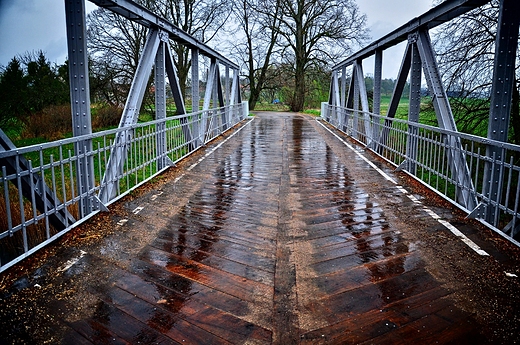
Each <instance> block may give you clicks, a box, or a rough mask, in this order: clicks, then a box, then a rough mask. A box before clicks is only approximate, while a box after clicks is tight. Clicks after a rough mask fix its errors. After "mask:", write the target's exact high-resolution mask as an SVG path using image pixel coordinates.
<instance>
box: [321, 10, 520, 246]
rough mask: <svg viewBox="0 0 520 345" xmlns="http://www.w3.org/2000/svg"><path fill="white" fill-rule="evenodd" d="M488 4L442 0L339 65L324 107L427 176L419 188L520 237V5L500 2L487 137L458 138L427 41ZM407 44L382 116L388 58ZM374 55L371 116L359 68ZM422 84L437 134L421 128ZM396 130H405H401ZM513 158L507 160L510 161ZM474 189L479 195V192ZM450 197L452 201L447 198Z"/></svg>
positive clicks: (400, 164)
mask: <svg viewBox="0 0 520 345" xmlns="http://www.w3.org/2000/svg"><path fill="white" fill-rule="evenodd" d="M488 2H489V0H448V1H445V2H443V3H441V4H440V5H438V6H437V7H435V8H433V9H431V10H430V11H428V12H426V13H425V14H423V15H421V16H419V17H417V18H415V19H413V20H411V21H410V22H408V23H407V24H406V25H403V26H402V27H400V28H398V29H397V30H395V31H393V32H391V33H389V34H387V35H386V36H384V37H383V38H381V39H379V40H377V41H375V42H374V43H372V44H370V45H369V46H367V47H366V48H364V49H362V50H360V51H359V52H357V53H355V54H353V55H352V56H350V57H349V58H347V59H345V60H344V61H342V62H341V63H339V64H337V65H336V66H334V68H333V70H332V79H331V86H330V94H329V101H328V105H323V106H322V109H323V110H324V112H325V113H324V114H323V112H322V116H323V117H324V119H325V120H326V121H328V122H331V123H332V124H334V125H335V126H337V127H338V128H339V129H341V130H342V131H344V132H346V133H347V134H349V135H351V136H352V137H353V138H355V139H356V140H358V141H361V142H362V143H363V144H364V145H366V146H367V147H369V148H370V149H372V150H374V151H375V152H376V153H378V154H380V155H382V156H383V157H385V158H386V159H388V160H390V161H393V162H395V164H396V165H397V169H399V170H401V169H402V170H405V171H407V172H408V173H410V174H411V175H413V176H416V178H418V179H419V180H421V176H425V175H427V176H428V181H427V182H424V181H423V180H421V182H423V183H426V184H427V185H429V186H430V187H432V188H433V189H434V190H436V191H437V192H438V193H439V194H441V195H443V196H445V197H447V198H448V199H449V200H451V201H452V202H454V203H455V204H456V205H458V206H459V207H461V208H463V209H464V210H466V211H467V212H468V214H469V216H470V217H475V218H478V219H481V220H482V221H484V222H486V223H487V224H488V225H491V226H492V227H497V228H498V227H499V226H500V225H499V224H501V223H503V221H504V219H506V220H508V222H509V223H508V224H507V225H506V226H505V227H504V226H502V230H503V231H504V232H506V233H507V234H508V235H509V236H511V237H514V236H515V235H516V234H517V233H518V232H520V212H519V205H520V200H519V199H520V197H519V192H520V190H519V188H518V184H517V183H515V181H518V180H519V179H520V167H518V166H515V165H514V163H513V159H512V153H511V152H513V153H514V152H519V151H520V147H517V146H515V145H510V144H505V143H506V142H507V135H508V129H509V117H510V111H511V95H512V87H513V81H514V80H515V79H514V78H515V75H514V73H515V59H516V58H517V56H516V53H517V46H518V32H519V18H520V17H519V16H518V13H520V3H519V2H518V1H515V0H501V2H500V16H499V24H498V34H497V42H496V52H495V68H494V77H493V78H494V79H493V91H492V92H493V93H492V100H491V105H492V106H491V110H490V120H489V130H488V138H487V139H485V138H478V137H477V138H469V137H466V136H465V135H463V134H462V133H459V132H458V130H457V125H456V123H455V119H454V116H453V112H452V110H451V107H450V103H449V99H448V96H447V93H446V90H445V88H444V86H443V81H442V77H441V74H440V72H439V68H438V66H437V61H436V58H435V51H434V49H433V47H432V44H431V41H430V35H429V30H430V29H432V28H434V27H436V26H438V25H440V24H442V23H444V22H447V21H449V20H451V19H453V18H455V17H457V16H460V15H462V14H464V13H466V12H468V11H470V10H472V9H475V8H478V7H480V6H482V5H485V4H487V3H488ZM403 41H407V46H406V49H405V53H404V56H403V60H402V63H401V68H400V70H399V74H398V76H397V80H396V84H395V88H394V91H393V93H392V97H391V100H390V104H389V106H388V110H387V113H386V116H380V114H379V113H380V107H381V78H382V62H383V52H384V50H385V49H387V48H389V47H392V46H395V45H397V44H399V43H401V42H403ZM372 55H375V68H374V90H373V91H374V96H373V111H372V112H369V105H368V101H367V90H366V86H365V81H364V74H363V67H362V63H363V60H364V59H366V58H368V57H370V56H372ZM347 68H348V69H349V70H347ZM422 72H424V76H423V74H422ZM349 73H350V75H349ZM408 78H409V83H410V95H409V99H410V103H409V107H408V121H406V122H403V121H400V120H397V119H395V114H396V111H397V109H398V106H399V101H400V98H401V96H402V94H403V91H404V88H405V85H406V83H407V81H408ZM423 78H424V80H425V81H426V83H427V86H428V90H429V92H430V96H431V99H432V103H433V106H434V109H435V114H436V117H437V122H438V129H435V128H430V127H429V126H425V125H421V124H420V123H419V114H420V104H421V80H422V79H423ZM349 79H350V83H348V80H349ZM347 84H350V85H349V86H347ZM360 105H361V109H360ZM361 122H362V124H361ZM399 126H401V127H402V128H403V129H397V128H398V127H399ZM425 133H427V134H425ZM434 133H436V134H434ZM437 137H438V138H439V139H437ZM463 139H464V140H466V142H471V145H473V146H481V145H483V144H485V143H486V154H485V155H484V154H483V153H482V154H481V153H480V151H478V152H477V151H471V149H470V150H468V149H467V145H468V144H465V145H463V144H462V142H463V141H462V140H463ZM473 146H472V147H473ZM475 150H476V149H475ZM479 150H480V149H479ZM508 152H509V154H510V155H511V160H510V162H508V161H507V159H509V158H508V157H506V156H507V154H508ZM388 157H391V158H388ZM432 165H435V166H432ZM484 166H485V168H484V169H483V167H484ZM482 169H483V172H482ZM419 175H421V176H419ZM432 175H434V177H433V180H436V179H437V180H438V179H443V180H445V181H446V186H447V185H448V184H450V185H451V186H452V187H450V188H453V190H454V191H453V192H450V191H448V187H445V188H444V189H445V190H440V189H441V188H437V187H438V186H437V185H438V184H439V182H438V181H435V183H433V182H432V181H431V180H432V178H431V176H432ZM434 184H437V185H434ZM477 184H478V185H479V188H481V189H480V190H477V188H476V185H477ZM450 193H453V196H449V195H448V194H450Z"/></svg>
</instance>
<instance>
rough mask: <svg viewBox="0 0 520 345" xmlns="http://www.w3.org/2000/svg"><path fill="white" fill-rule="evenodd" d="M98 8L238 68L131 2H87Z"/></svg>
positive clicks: (95, 0) (204, 45)
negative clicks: (162, 33)
mask: <svg viewBox="0 0 520 345" xmlns="http://www.w3.org/2000/svg"><path fill="white" fill-rule="evenodd" d="M89 1H90V2H92V3H94V4H96V5H97V6H99V7H103V8H108V9H110V10H111V11H112V12H114V13H118V14H120V15H121V16H123V17H125V18H127V19H128V20H131V21H133V22H136V23H139V24H141V25H143V26H145V27H147V28H155V29H161V30H164V31H165V32H167V33H168V35H169V37H170V39H172V40H174V41H175V42H179V43H181V44H183V45H185V46H187V47H189V48H190V49H197V50H198V51H199V53H200V54H203V55H205V56H207V57H209V58H212V59H217V60H218V61H220V63H221V64H223V65H226V66H229V67H230V68H231V69H236V70H238V66H237V65H236V64H235V63H233V62H232V61H230V60H229V59H227V58H225V57H224V56H223V55H221V54H219V53H218V52H217V51H215V50H214V49H213V48H210V47H209V46H208V45H206V44H204V43H202V42H200V41H199V40H197V39H196V38H194V37H192V36H191V35H190V34H188V33H186V32H184V31H183V30H181V29H180V28H179V27H177V26H175V25H173V24H172V23H170V22H169V21H167V20H166V19H164V18H162V17H160V16H158V15H156V14H155V13H153V12H152V11H150V10H149V9H147V8H146V7H144V6H142V5H139V4H137V3H135V2H133V1H131V0H89Z"/></svg>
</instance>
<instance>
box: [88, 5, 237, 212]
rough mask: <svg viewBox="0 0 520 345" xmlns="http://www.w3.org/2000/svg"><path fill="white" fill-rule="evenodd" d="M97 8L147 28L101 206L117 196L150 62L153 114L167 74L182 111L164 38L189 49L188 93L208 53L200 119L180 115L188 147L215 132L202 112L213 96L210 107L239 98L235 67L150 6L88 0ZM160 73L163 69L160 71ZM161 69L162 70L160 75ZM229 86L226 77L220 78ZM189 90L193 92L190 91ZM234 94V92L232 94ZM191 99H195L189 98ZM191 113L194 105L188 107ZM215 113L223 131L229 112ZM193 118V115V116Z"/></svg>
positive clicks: (160, 106) (160, 142)
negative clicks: (201, 56) (222, 72)
mask: <svg viewBox="0 0 520 345" xmlns="http://www.w3.org/2000/svg"><path fill="white" fill-rule="evenodd" d="M91 2H93V3H95V4H97V5H98V6H100V7H105V8H108V9H110V10H111V11H113V12H115V13H118V14H120V15H122V16H124V17H126V18H128V19H129V20H131V21H134V22H137V23H140V24H142V25H144V26H146V27H148V28H149V32H148V37H147V39H146V43H145V47H144V50H143V52H142V55H141V58H140V60H139V64H138V67H137V72H136V75H135V77H134V80H133V81H132V86H131V88H130V93H129V95H128V98H127V101H126V105H125V108H124V110H123V116H122V118H121V122H120V124H119V127H120V128H129V130H128V131H126V132H122V133H120V134H119V135H118V136H117V138H116V141H115V146H114V149H113V150H112V152H111V154H110V159H109V163H108V167H109V168H108V169H107V170H106V172H105V175H104V177H103V182H102V185H101V190H100V192H99V199H100V200H101V202H102V203H104V204H106V203H108V202H109V201H110V200H112V199H114V197H115V196H116V195H117V194H118V193H117V188H118V180H119V178H118V177H119V176H120V175H121V173H122V170H123V165H124V164H125V162H126V159H127V156H128V146H129V143H130V142H131V141H132V135H133V134H132V129H130V127H131V126H132V125H134V124H135V123H136V122H137V119H138V115H139V109H140V108H141V103H142V101H143V96H144V93H145V89H146V86H147V81H148V77H149V73H150V72H149V71H150V70H151V69H152V67H153V66H155V71H156V72H155V84H156V85H158V86H159V88H158V89H157V88H156V118H157V119H160V118H165V117H166V102H165V97H166V95H165V84H164V79H165V77H166V76H167V77H168V80H169V81H170V86H171V89H172V94H173V98H174V101H175V105H176V109H177V114H178V115H180V114H185V113H186V109H185V106H184V101H183V97H182V94H181V91H180V87H179V82H178V78H177V72H176V69H175V66H174V63H173V58H172V54H171V49H170V45H169V39H173V40H175V41H177V42H179V43H182V44H185V45H186V46H188V47H189V48H191V49H192V58H193V57H194V58H193V59H192V66H191V67H192V77H194V84H193V87H192V92H193V93H196V92H198V87H197V86H198V73H199V66H198V63H199V59H198V55H199V54H200V53H202V54H204V55H206V56H208V57H209V58H210V59H211V66H210V70H209V73H208V81H207V85H206V92H205V99H204V106H203V112H202V119H201V121H200V128H199V126H197V125H193V126H190V125H189V124H188V122H187V119H186V118H182V119H181V120H180V121H181V122H182V132H183V134H184V138H185V140H186V142H188V143H190V145H191V146H192V148H193V147H199V146H200V145H203V144H205V143H206V142H207V141H208V140H209V139H211V138H212V137H214V135H212V133H214V131H215V130H216V126H217V124H216V120H215V117H214V116H211V117H210V119H211V120H210V122H209V126H208V120H207V119H208V110H209V109H210V101H211V99H213V106H214V107H215V108H216V107H224V106H225V105H226V104H225V101H224V100H225V99H227V100H229V102H228V104H235V103H236V102H239V101H240V95H239V88H238V73H237V72H236V71H237V70H238V66H237V65H235V64H234V63H232V62H231V61H229V60H228V59H226V58H224V57H223V56H222V55H220V54H219V53H217V52H216V51H214V50H213V49H211V48H210V47H208V46H207V45H205V44H203V43H201V42H199V41H197V40H196V39H195V38H193V37H191V36H190V35H188V34H187V33H185V32H184V31H182V30H181V29H179V28H177V27H176V26H174V25H173V24H171V23H169V22H168V21H166V20H165V19H163V18H161V17H159V16H157V15H155V14H154V13H152V12H151V11H150V10H148V9H146V8H145V7H143V6H140V5H138V4H136V3H134V2H132V1H121V0H118V1H110V0H91ZM219 64H222V65H224V66H226V71H227V74H226V76H229V68H231V69H233V71H234V72H233V82H232V90H231V92H230V90H229V87H227V88H226V92H227V93H228V95H227V96H226V97H224V95H223V88H222V83H221V80H220V70H219V67H218V65H219ZM164 71H166V73H164ZM161 72H162V73H161ZM225 83H226V85H229V81H228V80H226V81H225ZM193 90H195V91H193ZM237 94H238V95H237ZM198 100H199V97H198V95H197V96H194V97H193V102H192V103H193V104H194V105H198ZM195 101H196V102H195ZM194 111H195V109H194ZM219 111H220V112H221V121H222V123H223V129H224V130H225V129H227V127H226V126H227V118H228V116H229V109H226V110H219ZM196 116H198V115H196ZM159 133H160V135H159V136H158V137H157V147H158V157H159V162H158V165H157V167H158V169H159V170H161V169H164V168H166V167H167V166H169V165H171V164H172V162H171V161H169V159H168V158H167V156H166V155H165V149H164V143H165V140H166V139H165V137H164V135H165V132H164V130H161V129H159Z"/></svg>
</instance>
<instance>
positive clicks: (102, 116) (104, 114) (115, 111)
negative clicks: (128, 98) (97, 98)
mask: <svg viewBox="0 0 520 345" xmlns="http://www.w3.org/2000/svg"><path fill="white" fill-rule="evenodd" d="M122 114H123V109H121V108H120V107H118V106H115V105H104V106H102V107H101V108H98V109H97V110H96V111H95V112H92V128H94V129H101V128H107V127H114V126H117V125H119V121H120V120H121V115H122Z"/></svg>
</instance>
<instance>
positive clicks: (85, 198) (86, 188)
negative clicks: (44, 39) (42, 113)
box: [65, 0, 100, 218]
mask: <svg viewBox="0 0 520 345" xmlns="http://www.w3.org/2000/svg"><path fill="white" fill-rule="evenodd" d="M65 18H66V23H67V46H68V58H69V81H70V100H71V110H72V111H71V112H72V133H73V135H74V136H75V137H77V136H82V135H89V134H92V120H91V114H90V86H89V78H88V76H89V73H88V57H87V39H86V19H85V1H77V0H66V1H65ZM74 151H75V154H76V156H77V157H78V159H77V161H76V176H77V177H76V180H77V189H78V196H80V201H79V212H80V218H83V217H85V216H86V215H88V214H89V213H91V212H92V211H93V210H96V209H98V208H99V206H100V205H99V204H97V203H96V202H94V199H92V195H90V191H92V190H93V189H94V160H93V158H92V156H91V155H90V152H92V139H85V140H81V141H78V142H77V143H75V144H74Z"/></svg>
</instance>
